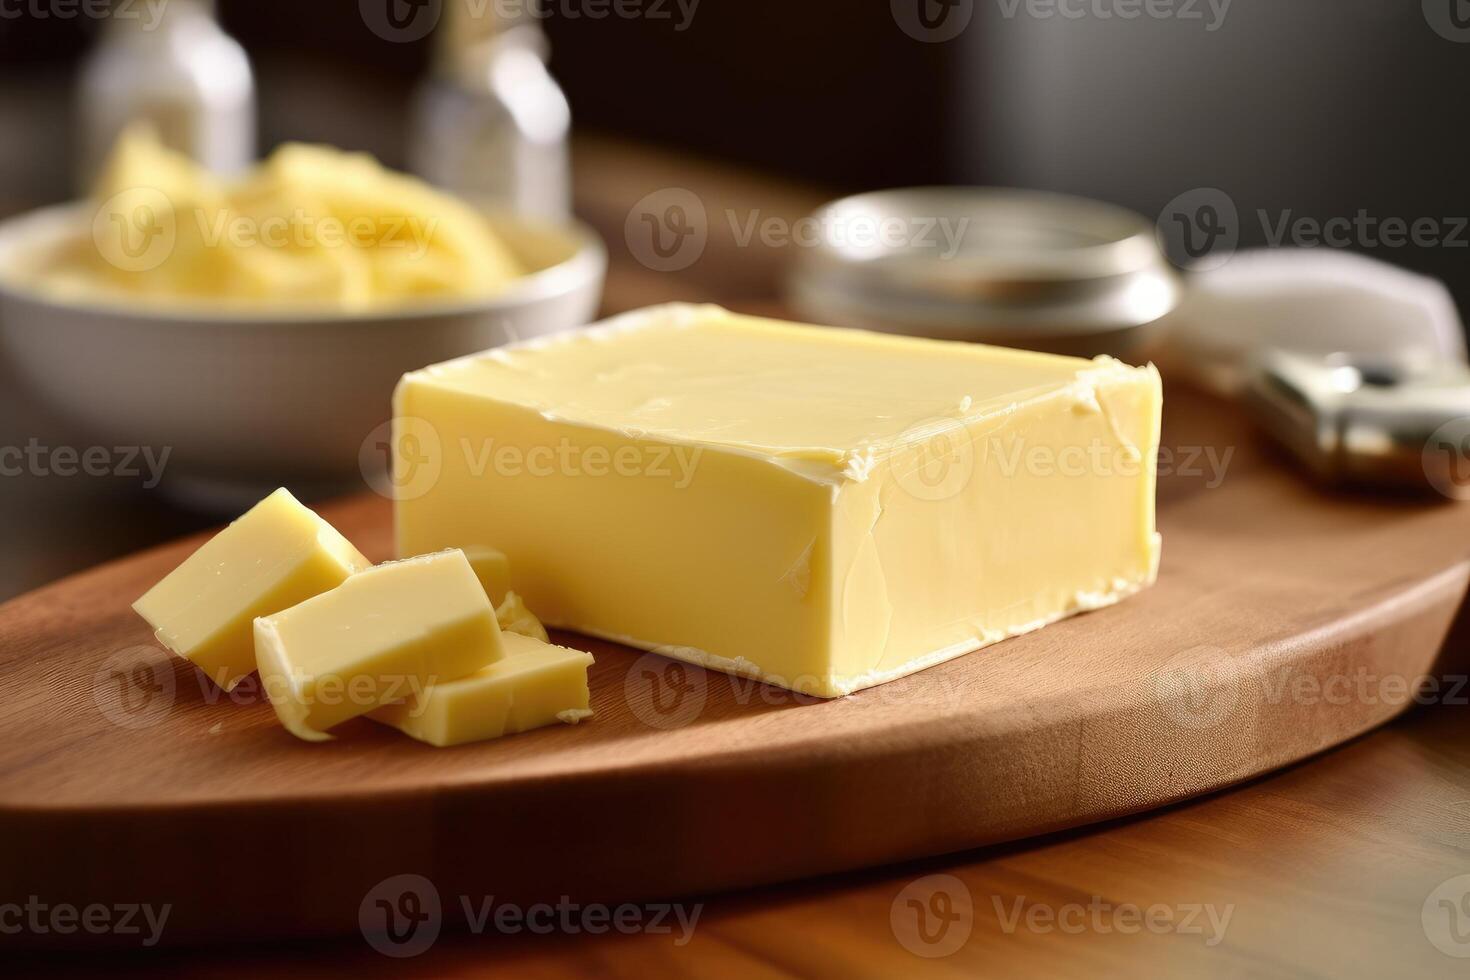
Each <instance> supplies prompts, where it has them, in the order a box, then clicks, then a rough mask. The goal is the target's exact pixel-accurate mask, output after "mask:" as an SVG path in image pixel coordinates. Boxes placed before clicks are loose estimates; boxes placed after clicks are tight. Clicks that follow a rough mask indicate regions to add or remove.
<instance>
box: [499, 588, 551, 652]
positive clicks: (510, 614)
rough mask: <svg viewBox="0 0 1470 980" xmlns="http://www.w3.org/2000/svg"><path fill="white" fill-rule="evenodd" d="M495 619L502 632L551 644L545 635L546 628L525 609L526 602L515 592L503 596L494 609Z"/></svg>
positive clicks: (549, 638)
mask: <svg viewBox="0 0 1470 980" xmlns="http://www.w3.org/2000/svg"><path fill="white" fill-rule="evenodd" d="M495 618H496V619H497V620H499V621H500V628H501V629H502V630H508V631H510V632H512V633H519V634H521V635H522V636H529V637H531V638H532V639H533V640H540V641H541V642H542V643H550V642H551V637H549V636H547V635H546V627H545V626H542V625H541V620H539V619H537V618H536V615H535V614H534V613H532V612H531V610H529V609H527V608H526V600H524V599H522V598H521V597H520V596H519V595H518V594H517V593H515V592H507V593H506V594H505V599H504V601H502V602H501V603H500V605H498V606H496V607H495Z"/></svg>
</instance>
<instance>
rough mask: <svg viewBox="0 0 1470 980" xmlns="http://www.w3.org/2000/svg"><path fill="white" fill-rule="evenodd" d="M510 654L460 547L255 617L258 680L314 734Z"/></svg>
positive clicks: (281, 710) (305, 733) (318, 736)
mask: <svg viewBox="0 0 1470 980" xmlns="http://www.w3.org/2000/svg"><path fill="white" fill-rule="evenodd" d="M504 655H505V646H504V643H503V641H502V637H501V632H500V626H499V624H498V623H497V622H496V620H495V610H494V609H493V608H491V606H490V600H489V599H487V598H486V597H485V590H484V589H482V588H481V587H480V582H479V579H477V578H475V573H474V572H473V571H472V570H471V569H470V565H469V562H467V561H466V560H465V557H464V555H463V554H462V553H461V552H459V551H442V552H439V553H437V554H432V555H424V556H421V557H418V558H409V559H406V560H404V561H396V562H387V563H385V564H382V565H378V566H376V567H374V568H369V569H368V570H367V571H364V572H359V573H358V574H356V575H354V576H352V577H351V578H349V579H348V580H347V581H345V582H343V583H342V584H341V585H339V586H338V587H337V588H335V589H333V590H332V591H330V592H324V593H322V594H321V595H319V596H317V597H316V598H314V599H308V600H306V601H305V602H303V603H301V604H299V605H296V606H292V607H291V608H290V609H287V610H285V611H284V612H280V613H277V614H276V615H274V616H267V617H263V618H261V619H257V620H256V621H255V657H256V660H257V661H258V663H259V664H260V680H261V685H262V686H263V687H264V688H265V692H266V696H267V697H269V698H270V701H271V704H272V705H273V706H274V707H275V709H276V714H277V716H279V717H280V719H281V723H282V724H283V725H285V726H286V727H287V728H288V729H290V730H291V732H292V733H293V734H295V735H297V736H299V737H300V738H304V739H307V740H308V741H321V740H323V739H326V738H329V737H330V736H328V735H327V734H325V732H326V730H327V729H329V728H331V727H332V726H333V725H336V724H339V723H340V722H343V721H346V720H347V719H349V718H354V717H356V716H358V715H364V714H367V713H368V712H369V711H372V710H373V709H374V708H376V707H378V706H379V705H382V704H387V703H389V702H391V701H397V700H401V699H403V698H406V697H409V696H411V695H413V694H416V693H419V692H422V691H423V690H424V689H425V688H426V687H428V686H429V685H430V684H434V683H436V682H438V681H447V680H454V679H456V678H460V677H464V676H465V675H466V674H471V673H474V672H475V671H477V670H479V669H480V668H481V667H484V666H486V665H487V664H491V663H494V662H495V661H497V660H499V659H500V658H501V657H503V656H504Z"/></svg>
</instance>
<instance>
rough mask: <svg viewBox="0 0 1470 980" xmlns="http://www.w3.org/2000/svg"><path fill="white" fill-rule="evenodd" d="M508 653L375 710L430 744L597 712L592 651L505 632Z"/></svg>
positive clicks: (513, 731)
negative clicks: (591, 697) (591, 686)
mask: <svg viewBox="0 0 1470 980" xmlns="http://www.w3.org/2000/svg"><path fill="white" fill-rule="evenodd" d="M501 639H502V642H503V644H504V646H505V658H504V659H502V660H497V661H496V662H495V663H493V664H490V665H489V666H487V667H482V668H481V669H480V670H477V671H475V672H474V673H473V674H470V675H469V676H468V677H462V678H460V679H459V680H456V681H445V682H442V683H438V684H433V685H430V686H429V687H428V688H427V689H426V690H424V691H423V693H421V694H419V695H417V696H415V697H412V698H409V699H407V700H405V701H402V702H399V703H395V704H389V705H384V706H383V707H381V708H378V709H377V710H375V711H373V712H372V714H371V715H370V716H369V717H371V718H372V719H373V720H374V721H379V722H382V723H383V724H385V725H391V726H393V727H394V728H397V729H399V730H400V731H402V732H404V733H406V734H408V735H412V736H413V737H414V738H416V739H419V740H420V741H422V742H428V743H429V744H430V745H437V746H448V745H459V744H462V743H464V742H477V741H480V740H481V739H487V738H499V737H500V736H502V735H513V734H516V733H518V732H525V731H530V730H531V729H533V728H540V727H542V726H544V725H552V724H555V723H556V722H559V721H561V722H568V723H571V724H575V723H577V722H579V721H582V720H583V719H585V718H590V717H591V716H592V711H591V710H590V709H589V708H588V707H587V705H588V691H587V668H588V667H590V666H592V654H590V653H583V652H582V651H580V650H571V649H568V648H567V647H561V646H555V645H553V644H551V643H547V642H545V641H544V640H538V639H535V638H533V637H529V636H521V635H519V634H517V633H503V634H502V635H501Z"/></svg>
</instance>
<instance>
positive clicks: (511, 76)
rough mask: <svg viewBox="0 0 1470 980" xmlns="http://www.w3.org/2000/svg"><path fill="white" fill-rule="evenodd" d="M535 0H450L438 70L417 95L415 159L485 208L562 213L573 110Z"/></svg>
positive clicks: (429, 174) (430, 175)
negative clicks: (514, 7)
mask: <svg viewBox="0 0 1470 980" xmlns="http://www.w3.org/2000/svg"><path fill="white" fill-rule="evenodd" d="M531 2H532V0H526V5H523V6H522V7H521V8H520V13H519V14H518V15H506V14H504V13H503V12H501V13H497V5H495V4H485V3H477V2H475V0H445V8H444V20H443V21H442V22H441V23H440V25H439V28H438V34H439V36H438V41H439V46H438V54H437V56H436V59H435V64H434V70H433V74H432V76H431V77H430V78H429V79H428V80H427V81H426V82H424V84H423V85H421V86H420V87H419V91H418V93H417V96H416V98H415V103H414V113H413V124H412V129H411V142H410V146H409V161H410V164H411V166H412V167H413V169H414V170H415V171H416V172H417V173H418V174H419V175H421V176H423V177H424V178H426V179H428V180H430V181H432V182H433V183H435V184H438V185H439V186H441V187H444V188H446V189H448V190H450V191H453V192H455V193H456V194H459V195H461V196H462V197H465V198H466V199H468V200H471V201H474V202H476V203H478V204H481V205H483V206H489V207H503V208H506V209H508V210H511V211H514V212H517V213H520V214H530V215H536V216H539V217H546V218H551V219H553V220H559V219H562V218H565V217H566V216H567V215H568V214H569V213H570V211H571V174H570V164H569V162H568V158H567V133H568V130H569V129H570V127H571V110H570V109H569V108H568V106H567V100H566V96H565V95H563V94H562V90H561V88H560V87H559V86H558V85H557V84H556V81H555V80H554V79H553V78H552V77H551V74H550V73H549V72H548V71H547V70H546V55H547V43H546V35H545V34H544V33H543V32H542V30H541V27H540V25H539V24H537V23H536V22H535V19H534V16H535V14H534V11H533V10H532V9H531V8H530V6H529V4H530V3H531Z"/></svg>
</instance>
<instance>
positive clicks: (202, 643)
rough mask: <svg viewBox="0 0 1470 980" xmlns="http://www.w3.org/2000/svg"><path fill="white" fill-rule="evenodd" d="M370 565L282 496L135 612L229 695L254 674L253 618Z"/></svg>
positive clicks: (241, 521) (237, 525)
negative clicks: (243, 680)
mask: <svg viewBox="0 0 1470 980" xmlns="http://www.w3.org/2000/svg"><path fill="white" fill-rule="evenodd" d="M370 564H371V563H370V562H369V561H368V560H367V559H366V558H364V557H363V556H362V555H361V554H360V553H359V552H358V550H357V549H356V548H354V547H353V546H352V545H351V543H349V542H348V541H347V539H346V538H344V537H343V536H342V535H341V534H339V533H338V532H337V530H336V529H335V528H333V527H332V526H331V525H330V524H328V523H327V522H326V521H324V520H322V519H321V518H320V517H318V516H317V515H316V514H315V513H313V512H312V511H311V510H309V509H308V508H307V507H305V506H303V505H302V504H301V503H300V502H299V501H297V499H296V498H295V497H293V496H292V495H291V494H290V493H289V492H288V491H287V490H285V489H280V490H277V491H276V492H274V493H272V494H271V495H270V496H268V497H266V498H265V499H264V500H262V501H261V502H260V503H258V504H256V505H255V506H254V507H252V508H251V509H250V510H248V511H246V512H245V513H244V514H243V515H241V516H240V517H239V518H237V519H236V520H235V521H234V522H233V523H231V524H230V525H229V526H228V527H226V528H225V529H224V530H223V531H221V532H220V533H219V534H216V535H215V536H214V537H213V538H211V539H210V540H209V541H207V542H206V543H205V544H204V546H203V547H201V548H200V549H199V550H198V551H196V552H194V554H192V555H190V556H189V557H188V558H187V559H185V560H184V562H183V564H181V565H180V566H179V567H178V568H176V569H174V570H173V571H172V572H170V573H169V574H168V575H167V576H165V577H164V579H163V580H162V581H160V582H159V583H158V584H157V585H155V586H154V587H153V588H151V589H149V590H148V592H147V594H145V595H144V596H143V597H142V598H141V599H139V600H138V601H137V602H135V603H133V609H134V611H136V612H137V613H138V615H140V616H142V617H143V618H144V619H146V620H147V621H148V624H149V625H150V626H152V627H153V629H154V631H155V634H156V635H157V637H158V641H159V642H160V643H162V644H163V645H164V646H166V647H167V648H168V649H170V650H172V651H173V652H174V653H176V654H178V655H179V656H181V657H184V658H185V659H188V660H191V661H193V663H194V664H195V665H196V666H198V667H199V669H200V670H203V671H204V672H205V673H206V674H208V675H209V676H210V678H211V679H212V680H213V681H214V682H215V683H216V684H219V685H220V686H222V687H224V688H225V689H226V690H228V689H230V688H232V687H234V686H235V685H236V684H238V683H239V682H240V680H241V679H243V678H244V677H245V676H246V675H247V674H249V673H250V672H251V671H253V670H255V639H254V633H253V625H252V624H253V622H254V620H255V618H256V617H257V616H269V615H271V614H272V613H277V612H280V611H281V610H282V609H285V608H287V607H289V606H294V605H296V604H297V603H298V602H301V601H302V600H305V599H309V598H311V597H312V596H315V595H318V594H319V593H322V592H325V591H327V590H328V589H332V588H335V587H336V586H338V585H340V584H341V583H342V582H343V581H344V580H345V579H346V578H347V576H349V575H351V574H353V573H354V572H359V571H362V570H363V569H365V568H368V567H369V566H370Z"/></svg>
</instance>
